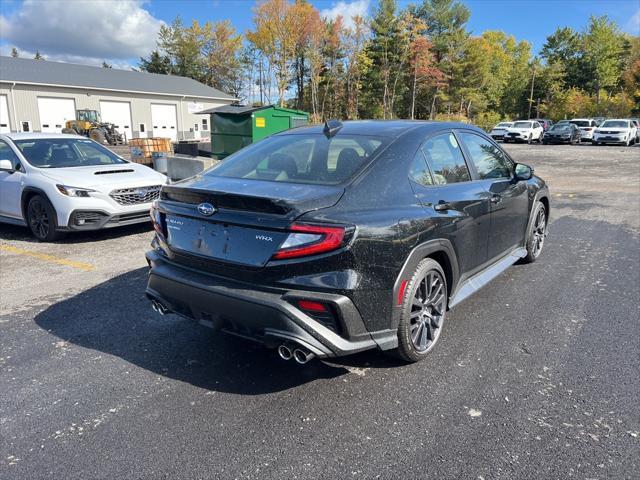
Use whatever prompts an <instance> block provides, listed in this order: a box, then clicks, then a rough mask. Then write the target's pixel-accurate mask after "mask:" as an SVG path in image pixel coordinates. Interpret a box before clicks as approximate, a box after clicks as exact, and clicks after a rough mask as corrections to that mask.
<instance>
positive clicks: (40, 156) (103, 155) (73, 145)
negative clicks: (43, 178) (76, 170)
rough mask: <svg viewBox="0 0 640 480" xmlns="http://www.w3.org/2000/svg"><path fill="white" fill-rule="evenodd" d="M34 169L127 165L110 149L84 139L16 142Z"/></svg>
mask: <svg viewBox="0 0 640 480" xmlns="http://www.w3.org/2000/svg"><path fill="white" fill-rule="evenodd" d="M14 143H15V144H16V146H17V147H18V148H19V149H20V151H21V152H22V155H24V157H25V158H26V159H27V161H28V162H29V163H30V164H31V165H33V166H34V167H39V168H65V167H87V166H95V165H115V164H121V163H127V162H126V161H124V160H123V159H121V158H120V157H118V156H117V155H116V154H115V153H113V152H112V151H111V150H109V149H108V148H105V147H103V146H102V145H100V144H98V143H96V142H94V141H93V140H89V139H86V140H85V139H82V138H37V139H30V140H14Z"/></svg>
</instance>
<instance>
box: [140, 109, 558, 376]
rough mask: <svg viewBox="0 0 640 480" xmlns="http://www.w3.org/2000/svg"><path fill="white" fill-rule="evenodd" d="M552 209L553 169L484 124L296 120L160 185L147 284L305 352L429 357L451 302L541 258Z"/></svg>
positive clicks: (198, 314) (285, 353) (244, 330)
mask: <svg viewBox="0 0 640 480" xmlns="http://www.w3.org/2000/svg"><path fill="white" fill-rule="evenodd" d="M548 215H549V193H548V189H547V186H546V185H545V182H544V181H543V180H541V179H540V178H538V177H536V176H534V175H533V170H532V169H531V168H530V167H528V166H526V165H523V164H516V163H514V162H513V161H512V160H511V158H510V157H509V155H507V154H506V153H505V152H504V151H503V150H502V149H501V148H500V147H499V146H498V145H497V144H496V143H495V142H494V141H493V140H492V139H490V138H489V137H488V136H487V135H486V134H485V133H484V132H483V131H482V130H480V129H478V128H475V127H472V126H469V125H464V124H455V123H438V122H412V121H388V122H382V121H357V122H345V123H344V124H341V123H339V122H330V123H329V124H328V125H326V126H325V127H324V128H323V127H322V126H312V127H306V128H297V129H294V130H290V131H287V132H283V133H280V134H277V135H274V136H271V137H269V138H267V139H265V140H263V141H260V142H258V143H255V144H253V145H250V146H248V147H246V148H244V149H242V150H240V151H239V152H237V153H235V154H233V155H231V156H229V157H228V158H227V159H226V160H225V161H224V162H222V163H221V164H219V165H218V166H216V167H215V168H213V169H211V170H208V171H206V172H204V173H203V174H201V175H198V176H196V177H193V178H191V179H188V180H184V181H182V182H179V183H177V184H173V185H166V186H164V187H163V188H162V192H161V196H160V200H158V201H156V203H155V204H154V206H153V208H152V211H151V216H152V219H153V222H154V228H155V230H156V236H155V238H154V240H153V243H152V246H153V250H152V251H150V252H148V253H147V260H148V262H149V265H150V267H151V269H150V272H149V280H148V286H147V296H148V297H149V298H150V299H151V300H152V305H153V307H154V309H155V310H157V311H159V312H160V313H167V312H173V313H177V314H179V315H182V316H185V317H187V318H191V319H195V320H197V321H199V322H200V323H202V324H205V325H208V326H211V327H213V328H214V329H219V330H222V331H225V332H228V333H232V334H236V335H239V336H241V337H244V338H248V339H253V340H257V341H259V342H261V343H263V344H265V345H266V346H268V347H272V348H277V349H278V353H279V354H280V356H281V357H282V358H284V359H291V358H294V359H295V360H296V361H298V362H299V363H306V362H307V361H308V360H309V359H311V358H313V357H314V356H317V357H333V356H340V355H347V354H350V353H354V352H358V351H362V350H367V349H372V348H379V349H381V350H391V351H393V352H395V354H397V355H398V356H399V357H401V358H402V359H404V360H406V361H417V360H420V359H421V358H423V357H424V356H425V354H427V352H429V351H430V350H431V349H432V347H433V346H434V345H435V343H436V341H437V340H438V338H439V335H440V332H441V331H442V327H443V322H444V320H445V316H446V313H447V310H448V309H449V308H451V307H453V306H455V305H457V304H458V303H460V302H461V301H462V300H464V299H465V298H467V297H469V296H470V295H471V294H473V293H474V292H476V291H477V290H478V289H480V288H481V287H482V286H484V285H485V284H486V283H487V282H489V281H490V280H492V279H493V278H495V277H496V276H498V275H499V274H500V273H501V272H503V271H504V270H505V269H506V268H508V267H509V266H510V265H511V264H513V263H515V262H516V261H518V260H520V259H523V260H524V261H526V262H532V261H534V260H536V258H538V256H539V255H540V253H541V251H542V248H543V245H544V240H545V236H546V232H547V218H548ZM478 328H479V329H481V328H482V326H481V325H478Z"/></svg>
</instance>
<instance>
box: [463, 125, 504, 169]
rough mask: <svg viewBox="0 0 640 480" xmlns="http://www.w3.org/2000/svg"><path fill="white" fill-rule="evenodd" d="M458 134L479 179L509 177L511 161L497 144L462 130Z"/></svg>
mask: <svg viewBox="0 0 640 480" xmlns="http://www.w3.org/2000/svg"><path fill="white" fill-rule="evenodd" d="M460 136H461V137H462V141H463V142H464V144H465V146H466V147H467V150H468V151H469V156H470V157H471V162H473V165H474V166H475V167H476V171H477V172H478V176H479V177H480V178H481V179H485V178H509V177H511V168H512V165H511V162H510V161H509V160H508V159H507V158H506V157H505V156H504V154H503V153H502V152H501V151H500V149H499V148H498V147H497V146H495V145H494V144H493V143H491V142H490V141H489V140H487V139H486V138H483V137H481V136H480V135H476V134H473V133H468V132H462V133H461V134H460Z"/></svg>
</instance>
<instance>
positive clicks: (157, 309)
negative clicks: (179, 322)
mask: <svg viewBox="0 0 640 480" xmlns="http://www.w3.org/2000/svg"><path fill="white" fill-rule="evenodd" d="M151 308H153V310H154V311H155V312H158V313H159V314H160V315H166V314H167V313H169V309H168V308H167V307H165V306H164V305H163V304H161V303H160V302H158V301H157V300H151Z"/></svg>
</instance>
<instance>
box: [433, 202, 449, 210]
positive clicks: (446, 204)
mask: <svg viewBox="0 0 640 480" xmlns="http://www.w3.org/2000/svg"><path fill="white" fill-rule="evenodd" d="M450 208H451V204H450V203H449V202H445V201H444V200H440V201H439V202H438V203H436V204H435V205H434V206H433V209H434V210H435V211H436V212H446V211H447V210H449V209H450Z"/></svg>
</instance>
